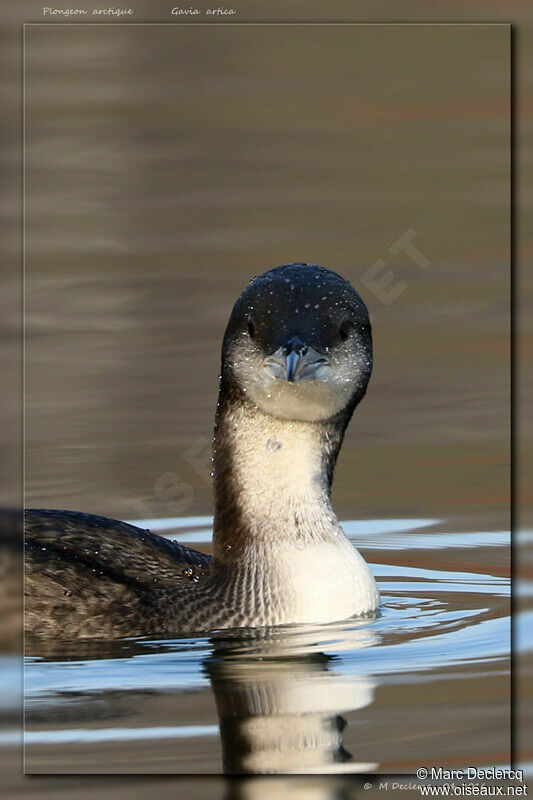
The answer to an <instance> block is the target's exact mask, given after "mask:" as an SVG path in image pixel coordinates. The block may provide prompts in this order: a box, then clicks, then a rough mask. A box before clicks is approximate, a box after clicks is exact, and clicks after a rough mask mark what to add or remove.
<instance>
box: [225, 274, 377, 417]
mask: <svg viewBox="0 0 533 800" xmlns="http://www.w3.org/2000/svg"><path fill="white" fill-rule="evenodd" d="M371 371H372V334H371V327H370V320H369V317H368V311H367V308H366V306H365V304H364V302H363V301H362V299H361V298H360V296H359V295H358V294H357V292H356V291H355V289H354V288H353V287H352V286H351V285H350V284H349V283H348V282H347V281H346V280H344V278H342V277H341V276H340V275H338V274H337V273H335V272H332V271H330V270H328V269H325V268H323V267H319V266H316V265H310V264H287V265H285V266H282V267H277V268H276V269H272V270H269V271H268V272H266V273H265V274H264V275H260V276H259V277H256V278H254V279H253V280H252V281H251V282H250V284H249V285H248V287H247V288H246V289H245V290H244V292H243V293H242V294H241V296H240V297H239V299H238V300H237V302H236V303H235V306H234V308H233V311H232V313H231V317H230V320H229V323H228V327H227V329H226V333H225V336H224V341H223V345H222V382H223V385H224V383H226V385H229V386H231V387H232V388H233V390H234V391H236V392H238V393H239V394H240V395H241V397H243V398H247V400H248V401H249V402H251V403H253V404H254V405H255V406H257V407H258V408H259V409H260V410H261V411H263V412H264V413H266V414H269V415H271V416H273V417H277V418H279V419H285V420H294V421H302V422H318V421H324V420H329V419H331V418H332V417H335V416H336V415H338V414H339V413H341V412H344V415H346V414H347V415H348V417H349V416H351V413H352V412H353V409H354V408H355V406H356V405H357V403H358V402H359V401H360V400H361V398H362V397H363V395H364V394H365V391H366V387H367V385H368V381H369V379H370V374H371Z"/></svg>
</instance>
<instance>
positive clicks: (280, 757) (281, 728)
mask: <svg viewBox="0 0 533 800" xmlns="http://www.w3.org/2000/svg"><path fill="white" fill-rule="evenodd" d="M332 627H333V626H331V625H330V626H327V628H326V627H324V628H319V627H315V628H313V629H310V628H309V627H307V628H303V629H302V628H296V627H287V628H285V629H284V628H275V629H270V630H255V631H251V630H250V631H247V633H246V638H242V632H241V633H240V637H241V638H239V637H238V636H237V632H235V636H232V635H231V634H228V632H224V634H219V635H215V636H214V637H213V646H214V650H213V653H212V655H211V656H210V657H209V658H208V659H207V661H206V663H205V667H206V670H207V672H208V675H209V677H210V680H211V685H212V688H213V692H214V695H215V700H216V705H217V710H218V715H219V723H220V733H221V743H222V759H223V770H224V772H225V773H226V774H276V773H277V774H303V773H321V774H324V773H345V772H350V773H357V772H368V771H370V770H372V769H374V768H375V767H376V765H375V764H368V763H365V764H362V763H359V762H357V760H356V758H355V757H354V755H353V754H352V753H349V752H348V751H347V750H346V749H345V747H344V745H343V741H342V734H343V730H344V728H345V727H346V720H345V719H344V717H343V714H344V713H348V712H350V711H355V710H357V709H360V708H364V707H365V706H367V705H369V704H370V703H371V702H372V700H373V691H374V686H375V683H374V681H373V680H372V679H371V678H369V677H361V676H359V675H349V674H346V673H345V672H344V671H343V673H342V674H340V673H338V672H337V671H336V669H335V667H336V661H337V660H338V656H332V655H326V654H325V653H324V652H322V651H321V650H320V647H321V640H322V647H323V646H324V634H326V635H327V638H328V639H331V638H334V639H335V638H336V636H335V634H336V633H337V634H339V633H341V629H340V628H339V630H338V631H335V629H334V627H333V629H332ZM373 641H374V635H373V633H372V631H371V630H369V629H368V628H362V629H355V630H350V631H346V628H344V629H343V630H342V641H341V642H339V644H340V646H341V648H342V646H345V647H346V648H347V649H348V648H349V649H350V650H352V651H353V649H355V648H358V647H359V648H360V647H367V646H369V645H370V644H372V643H373Z"/></svg>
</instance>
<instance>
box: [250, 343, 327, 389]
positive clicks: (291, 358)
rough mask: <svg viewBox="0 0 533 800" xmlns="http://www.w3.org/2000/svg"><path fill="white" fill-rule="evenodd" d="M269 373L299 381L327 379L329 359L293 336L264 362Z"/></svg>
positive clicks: (292, 381)
mask: <svg viewBox="0 0 533 800" xmlns="http://www.w3.org/2000/svg"><path fill="white" fill-rule="evenodd" d="M263 364H264V367H265V369H266V370H267V371H268V373H269V374H270V375H271V376H272V377H273V378H276V379H277V380H283V381H287V382H288V383H297V382H299V381H305V380H315V379H318V380H326V377H327V376H326V372H325V370H327V369H328V368H330V362H329V359H328V358H326V357H325V356H324V355H321V354H320V353H317V351H316V350H314V349H313V348H312V347H308V345H306V344H305V343H304V342H302V340H301V339H300V338H299V337H297V336H293V337H291V338H290V339H289V340H288V342H287V343H286V344H285V345H283V346H282V347H278V349H277V350H276V352H275V353H272V355H270V356H268V357H267V358H266V359H265V360H264V362H263Z"/></svg>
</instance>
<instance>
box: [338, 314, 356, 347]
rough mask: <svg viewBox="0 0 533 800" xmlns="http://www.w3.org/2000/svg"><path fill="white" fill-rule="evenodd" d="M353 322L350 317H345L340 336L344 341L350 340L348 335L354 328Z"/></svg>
mask: <svg viewBox="0 0 533 800" xmlns="http://www.w3.org/2000/svg"><path fill="white" fill-rule="evenodd" d="M352 325H353V322H352V320H351V319H350V318H349V317H345V318H344V319H343V321H342V322H341V326H340V328H339V336H340V337H341V339H342V340H343V341H344V340H345V339H347V338H348V334H349V333H350V328H351V327H352Z"/></svg>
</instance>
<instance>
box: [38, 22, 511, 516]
mask: <svg viewBox="0 0 533 800" xmlns="http://www.w3.org/2000/svg"><path fill="white" fill-rule="evenodd" d="M25 35H26V505H29V506H44V507H65V508H74V509H80V510H85V511H90V512H95V513H102V514H106V515H110V516H118V517H122V518H124V517H126V518H131V517H139V516H146V517H152V516H165V515H167V516H168V515H171V514H172V513H173V511H174V512H175V513H187V514H201V513H208V512H209V510H210V503H211V497H210V486H209V475H208V461H207V459H206V458H204V459H203V463H202V465H199V464H198V462H197V460H196V458H195V456H196V454H197V451H198V452H200V456H202V455H204V456H205V455H206V454H207V452H208V449H209V438H210V435H211V428H212V420H213V413H214V407H215V402H216V394H217V375H218V370H219V364H218V362H219V346H220V341H221V337H222V333H223V330H224V327H225V324H226V321H227V318H228V315H229V312H230V310H231V307H232V304H233V302H234V300H235V298H236V297H237V296H238V294H239V293H240V291H241V290H242V288H243V287H244V286H245V285H246V283H247V281H248V280H249V278H250V277H252V276H253V275H255V274H258V273H261V272H263V271H264V270H265V269H268V268H270V267H272V266H276V265H278V264H281V263H286V262H291V261H299V260H304V261H309V262H311V263H319V264H323V265H324V266H328V267H330V268H333V269H335V270H337V271H339V272H341V273H342V274H343V275H344V276H346V277H347V278H349V279H350V280H351V281H352V282H353V283H354V285H355V286H356V288H358V289H359V291H360V292H361V294H362V295H363V297H364V299H365V300H366V302H367V304H368V305H369V308H370V312H371V317H372V321H373V328H374V340H375V369H374V375H373V378H372V380H371V384H370V388H369V392H368V395H367V397H366V399H365V401H364V403H363V404H362V405H361V407H360V409H358V411H357V414H356V418H355V420H354V422H353V423H352V426H351V427H350V429H349V433H348V436H347V439H346V444H345V446H344V448H343V452H342V455H341V459H340V463H339V468H338V472H337V478H336V483H335V501H336V504H337V508H338V510H339V513H340V515H341V516H346V515H349V516H350V517H353V516H360V517H363V518H364V517H366V516H376V515H379V516H397V515H400V516H401V515H403V516H424V517H431V516H435V515H436V516H439V517H440V516H444V517H446V518H448V517H461V518H462V519H464V520H465V523H464V524H466V520H469V524H471V525H473V526H474V527H477V528H478V529H479V527H480V526H481V527H488V528H493V527H496V528H498V527H501V526H503V527H505V526H506V525H507V509H508V443H509V405H508V403H509V343H508V334H509V44H510V42H509V28H508V27H506V26H462V27H461V26H432V25H422V26H394V25H392V26H365V25H362V26H340V27H339V26H330V25H324V26H317V27H312V26H308V27H306V26H292V25H289V26H262V27H259V26H254V25H252V26H242V27H237V26H232V27H231V28H228V27H224V28H221V27H220V26H214V27H202V28H200V27H196V28H194V29H191V28H185V27H183V26H172V27H171V26H168V27H167V26H139V27H131V26H130V27H127V26H120V27H114V26H104V27H101V26H96V27H95V26H92V27H87V26H68V27H65V26H52V27H50V26H28V27H27V28H26V34H25ZM409 230H413V231H415V232H416V235H415V238H414V239H413V244H414V245H415V246H416V248H417V249H418V250H419V251H420V252H421V253H423V256H424V258H425V259H426V260H427V261H428V262H429V265H428V266H426V267H425V268H421V267H420V266H419V265H418V264H417V263H415V261H414V260H413V259H412V258H411V257H410V256H409V254H408V253H407V252H399V253H398V254H391V253H390V248H391V247H393V246H394V243H395V242H396V241H397V240H398V238H399V237H400V236H402V235H403V234H405V233H406V232H407V231H409ZM377 259H383V260H384V261H385V262H386V268H387V269H392V270H393V272H394V282H396V281H399V280H402V281H405V282H406V284H407V288H406V289H405V291H404V292H403V293H402V294H401V295H400V297H399V298H398V299H397V300H396V301H395V302H393V303H392V304H391V305H386V304H383V303H382V302H381V301H380V300H379V299H378V298H377V297H375V296H374V295H373V293H372V291H370V289H369V288H368V286H366V285H365V274H366V272H365V271H366V270H367V268H368V267H369V266H370V265H371V264H373V263H374V262H376V260H377ZM199 460H200V461H202V458H201V457H200V459H199ZM169 475H170V476H174V477H173V478H170V484H171V486H170V488H168V487H167V491H166V492H165V489H164V488H161V487H162V484H163V483H164V484H165V485H166V481H165V476H169ZM162 476H163V478H162ZM172 481H174V484H173V483H172ZM189 487H191V489H192V491H191V490H190V489H189ZM169 495H170V496H169Z"/></svg>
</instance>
